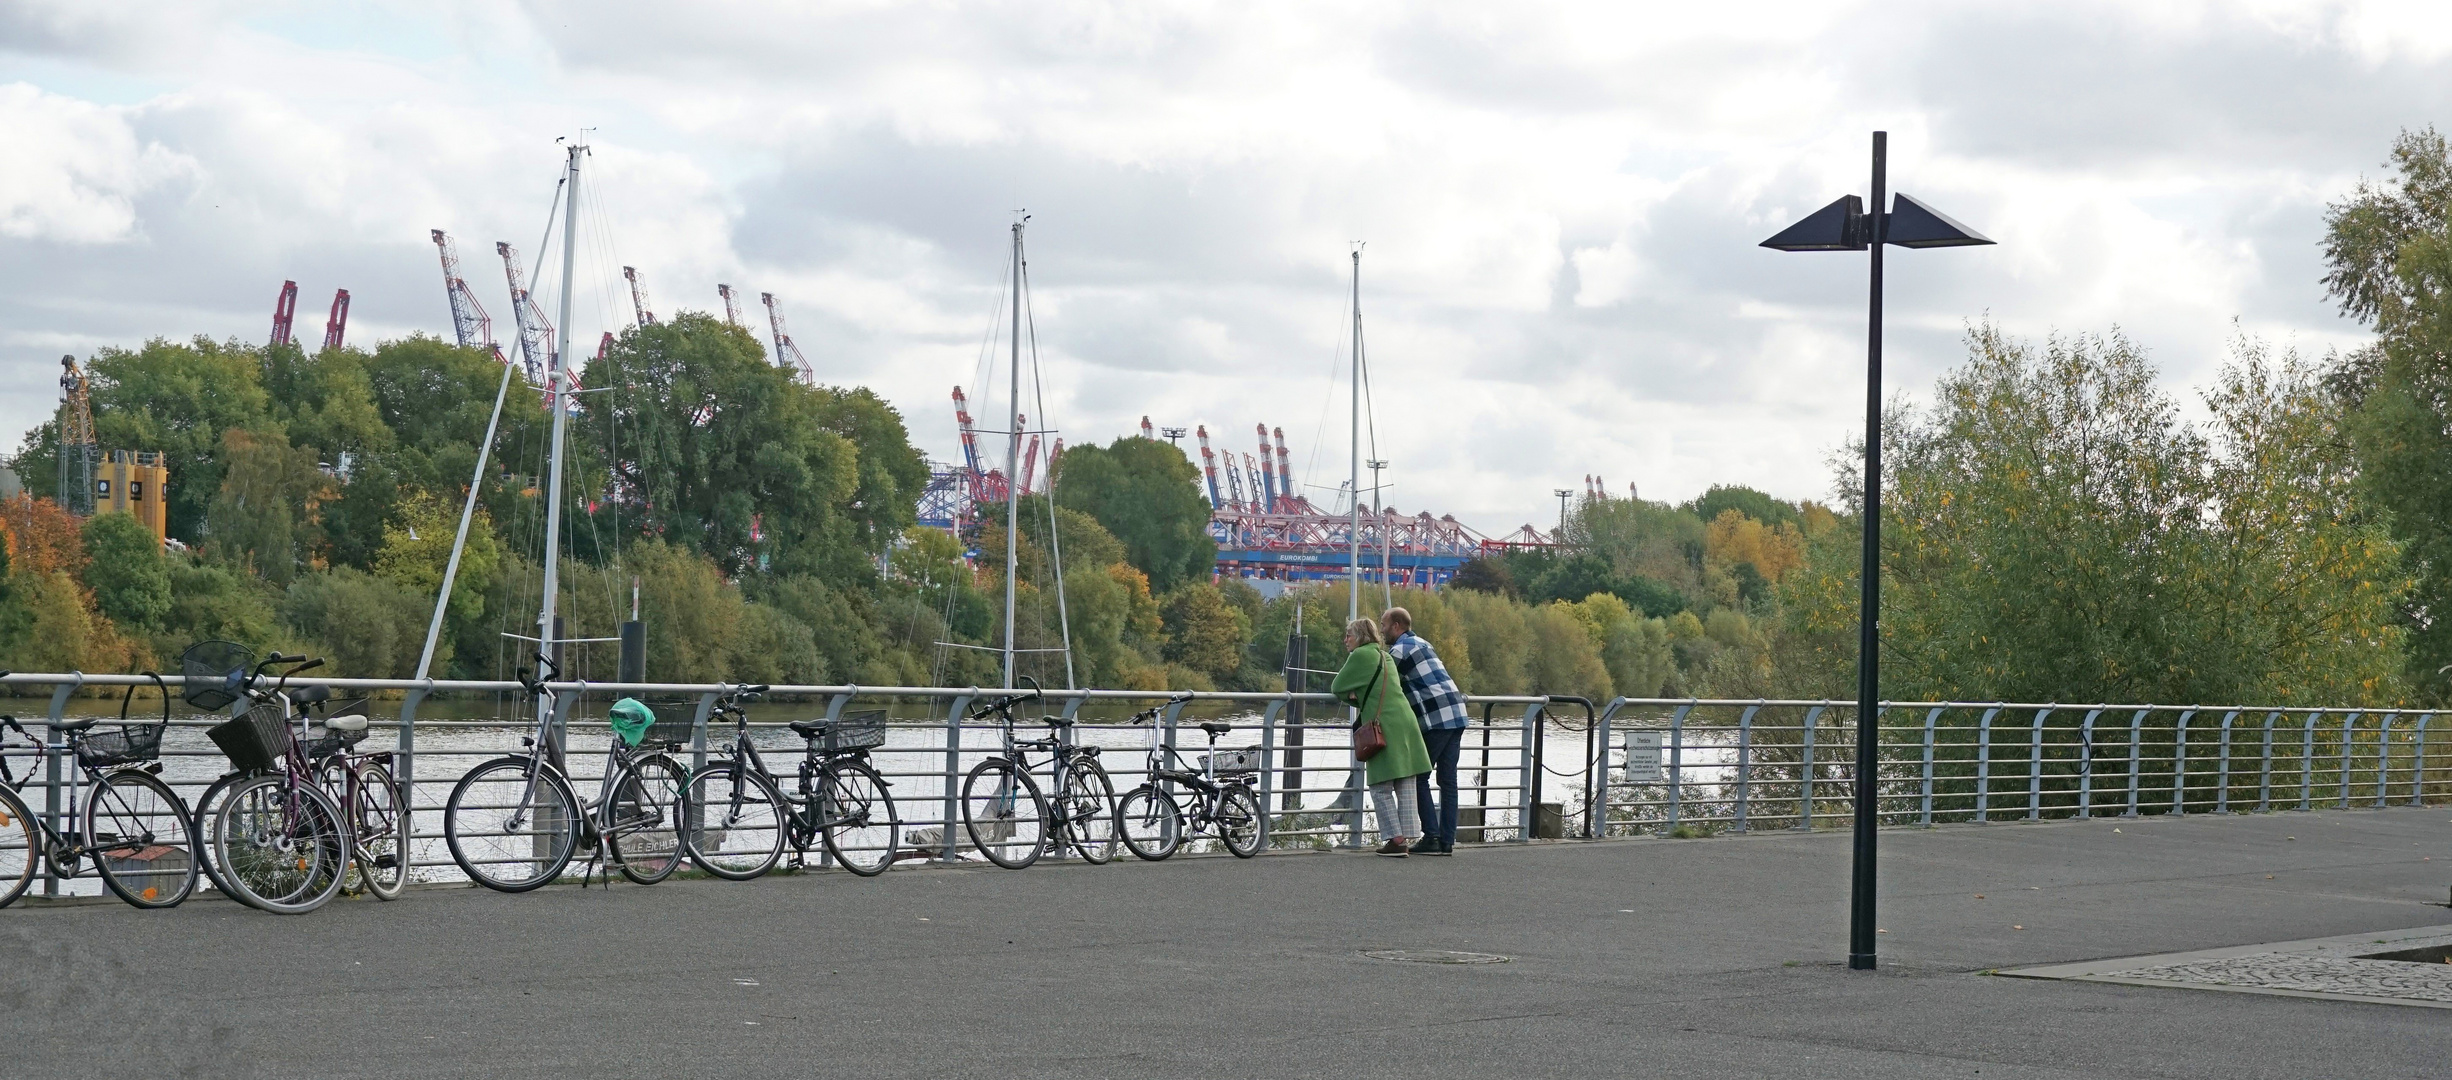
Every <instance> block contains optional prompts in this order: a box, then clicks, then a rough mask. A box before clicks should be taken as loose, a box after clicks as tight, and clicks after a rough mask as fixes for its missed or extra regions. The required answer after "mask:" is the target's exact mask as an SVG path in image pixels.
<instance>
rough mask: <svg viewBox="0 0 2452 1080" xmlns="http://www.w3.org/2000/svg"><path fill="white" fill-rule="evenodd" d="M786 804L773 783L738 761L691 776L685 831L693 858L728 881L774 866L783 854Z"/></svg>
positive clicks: (691, 858) (708, 870)
mask: <svg viewBox="0 0 2452 1080" xmlns="http://www.w3.org/2000/svg"><path fill="white" fill-rule="evenodd" d="M782 807H783V796H782V794H781V793H780V792H777V791H776V790H775V782H774V781H772V780H769V779H767V778H766V777H765V775H763V774H761V773H759V772H757V771H755V770H752V769H750V768H749V767H748V766H746V765H743V764H741V763H739V762H737V761H736V762H733V763H731V764H728V765H717V766H715V767H714V768H711V769H706V770H703V771H701V772H699V773H696V774H694V775H692V776H691V777H690V821H689V827H688V828H687V829H686V830H684V838H685V840H686V841H687V842H686V844H685V845H684V848H685V850H687V851H688V852H689V856H690V861H691V862H694V863H697V864H698V868H699V869H701V870H704V871H706V872H707V873H710V874H713V875H715V876H716V877H719V878H722V879H724V880H726V881H748V880H749V879H751V878H754V877H757V876H758V875H760V874H764V873H766V872H767V871H769V870H772V869H774V868H775V861H776V860H778V859H781V858H783V841H784V825H783V812H782Z"/></svg>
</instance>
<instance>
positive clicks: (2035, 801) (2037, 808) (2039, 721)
mask: <svg viewBox="0 0 2452 1080" xmlns="http://www.w3.org/2000/svg"><path fill="white" fill-rule="evenodd" d="M2054 708H2057V706H2050V705H2047V706H2045V707H2043V708H2040V709H2037V710H2035V727H2034V730H2033V732H2031V733H2030V734H2029V736H2028V739H2027V741H2028V742H2029V743H2031V744H2032V745H2033V747H2034V755H2033V756H2032V757H2031V758H2029V759H2028V761H2027V766H2026V820H2028V821H2040V820H2042V819H2043V721H2044V718H2045V717H2048V716H2050V715H2052V710H2053V709H2054Z"/></svg>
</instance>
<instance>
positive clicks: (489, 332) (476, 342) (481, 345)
mask: <svg viewBox="0 0 2452 1080" xmlns="http://www.w3.org/2000/svg"><path fill="white" fill-rule="evenodd" d="M432 231H433V234H434V246H435V248H436V249H437V250H439V251H440V252H442V256H443V295H444V296H446V297H448V298H450V300H451V330H452V333H453V334H455V335H457V336H458V338H459V342H460V347H461V348H463V349H485V350H487V351H489V352H492V353H493V354H494V359H496V360H501V359H502V358H503V357H502V346H500V345H496V344H494V317H493V316H491V315H488V314H486V313H485V306H484V305H482V304H479V303H477V294H476V292H475V291H474V290H471V289H470V288H469V287H468V280H467V279H466V278H463V277H461V276H460V252H459V249H458V248H456V247H454V246H453V245H452V243H451V236H450V235H449V234H447V233H445V232H443V230H441V229H435V230H432Z"/></svg>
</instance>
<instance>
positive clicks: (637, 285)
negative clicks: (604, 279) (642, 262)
mask: <svg viewBox="0 0 2452 1080" xmlns="http://www.w3.org/2000/svg"><path fill="white" fill-rule="evenodd" d="M622 278H623V279H624V280H626V281H628V282H629V283H630V311H631V313H632V314H634V315H636V316H638V320H639V325H640V326H654V325H655V324H656V313H655V312H653V311H649V310H647V286H646V284H645V283H643V282H641V281H639V271H638V268H637V267H635V266H625V267H622Z"/></svg>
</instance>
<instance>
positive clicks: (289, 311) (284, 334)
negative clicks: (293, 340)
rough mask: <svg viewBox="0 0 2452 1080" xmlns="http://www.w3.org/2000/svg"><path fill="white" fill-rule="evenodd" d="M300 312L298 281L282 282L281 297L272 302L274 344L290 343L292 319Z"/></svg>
mask: <svg viewBox="0 0 2452 1080" xmlns="http://www.w3.org/2000/svg"><path fill="white" fill-rule="evenodd" d="M297 314H298V283H297V282H295V281H284V282H282V283H281V298H280V299H278V300H275V301H273V302H272V344H274V345H287V344H289V328H290V320H291V319H292V318H294V317H296V315H297Z"/></svg>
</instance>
